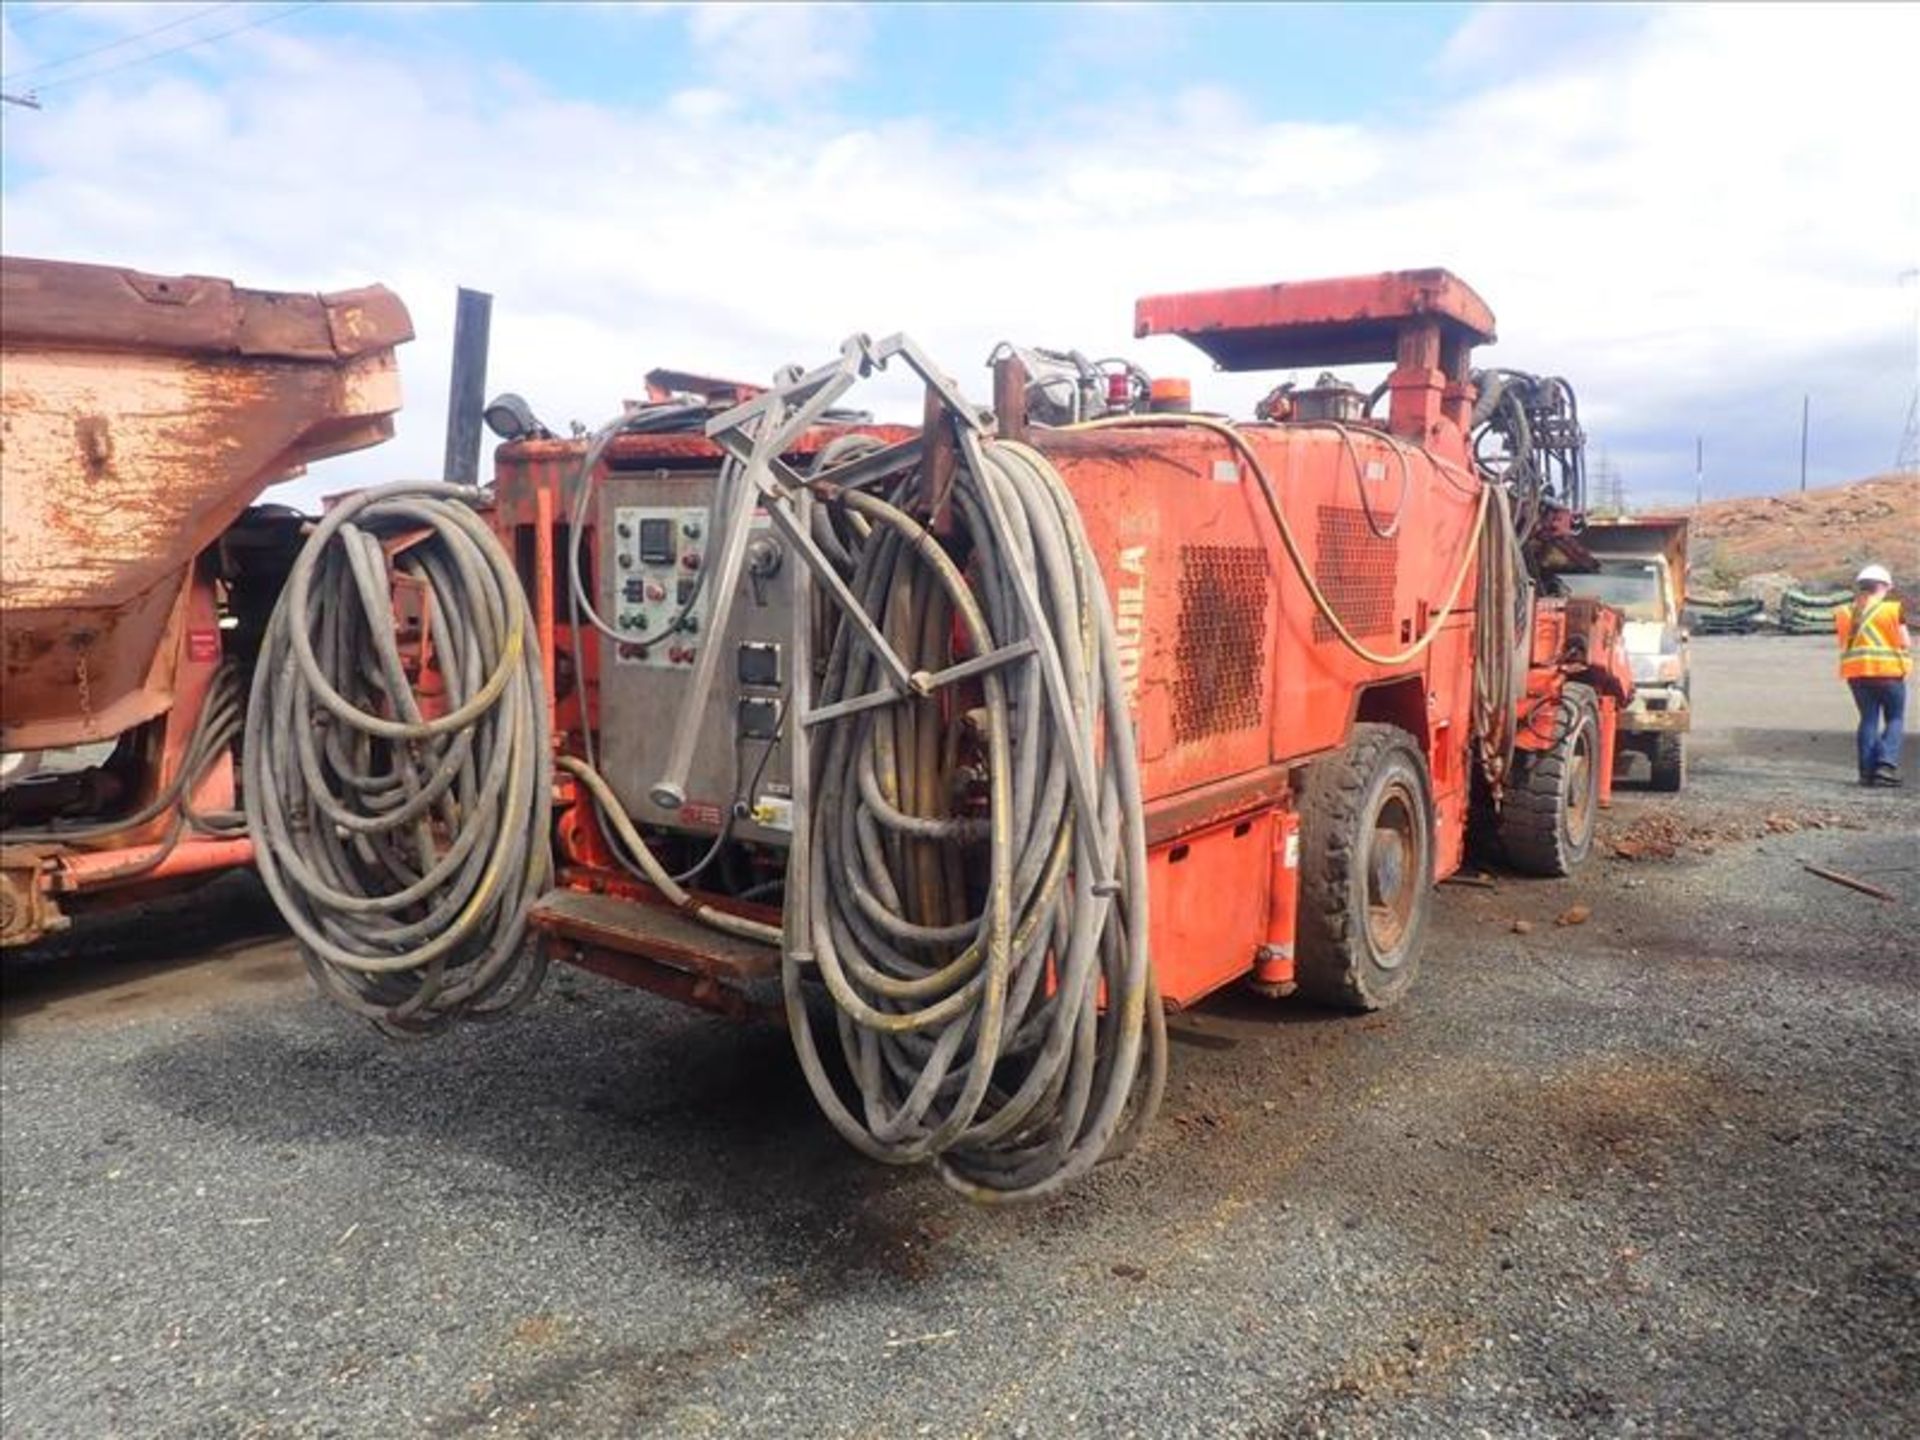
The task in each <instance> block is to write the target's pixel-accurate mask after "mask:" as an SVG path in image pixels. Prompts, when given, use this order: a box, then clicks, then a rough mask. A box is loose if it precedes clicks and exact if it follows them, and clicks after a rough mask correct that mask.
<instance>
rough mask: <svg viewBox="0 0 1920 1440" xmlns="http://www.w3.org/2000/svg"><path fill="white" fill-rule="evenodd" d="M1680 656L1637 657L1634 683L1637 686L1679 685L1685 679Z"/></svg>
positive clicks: (1634, 668)
mask: <svg viewBox="0 0 1920 1440" xmlns="http://www.w3.org/2000/svg"><path fill="white" fill-rule="evenodd" d="M1685 674H1686V670H1685V667H1684V666H1683V665H1682V664H1681V663H1680V657H1679V656H1678V655H1635V656H1634V657H1633V683H1634V684H1636V685H1677V684H1679V683H1680V681H1681V680H1682V679H1683V678H1684V677H1685Z"/></svg>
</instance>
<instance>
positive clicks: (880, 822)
mask: <svg viewBox="0 0 1920 1440" xmlns="http://www.w3.org/2000/svg"><path fill="white" fill-rule="evenodd" d="M963 453H964V455H965V457H966V459H965V463H964V464H963V465H961V466H960V467H959V468H958V470H957V473H956V475H955V479H954V485H953V492H952V494H953V506H954V513H955V517H956V519H957V521H958V522H959V529H960V531H961V532H962V533H961V535H960V537H959V538H958V539H956V540H955V541H953V542H950V544H949V545H947V546H943V544H942V543H941V542H940V541H938V540H936V539H935V537H934V536H933V535H932V534H931V533H930V532H929V531H928V530H927V529H926V528H925V527H923V526H922V525H921V524H920V523H919V521H918V520H916V519H915V518H914V517H913V516H912V515H911V514H909V513H908V512H907V510H906V509H904V508H902V504H901V503H898V502H899V500H900V497H899V496H898V495H896V497H895V500H893V501H890V500H887V499H882V498H880V497H879V496H876V495H872V494H868V493H865V492H862V491H855V490H839V489H835V488H834V487H832V486H831V483H830V473H829V476H828V480H827V482H826V483H818V484H816V486H815V490H816V493H818V494H821V495H823V496H825V497H826V498H827V499H828V501H829V503H831V504H832V505H834V506H836V507H844V509H845V511H847V512H850V514H851V516H853V517H855V518H856V519H857V520H858V521H860V522H864V523H863V524H861V525H857V526H849V527H848V531H849V533H854V532H855V531H859V530H864V535H863V536H862V537H861V538H860V540H859V542H858V545H857V549H856V550H855V552H854V554H853V556H852V558H853V559H854V561H855V565H854V570H853V574H852V577H851V580H850V582H849V584H850V588H851V590H852V592H853V594H854V595H855V596H856V597H858V600H859V602H860V604H861V606H862V607H863V608H864V609H865V611H866V612H867V614H868V615H870V616H871V617H873V619H874V620H875V621H876V623H877V624H878V625H879V626H880V628H881V630H882V632H883V633H884V634H885V636H886V638H887V641H888V643H889V644H890V646H891V647H892V648H893V649H894V650H895V651H896V653H898V654H899V655H900V656H901V658H902V659H903V660H905V661H906V663H907V666H908V667H909V669H910V670H911V671H913V672H915V673H917V674H920V675H923V676H926V675H937V673H938V672H939V671H941V670H942V669H944V668H946V667H948V666H950V665H952V664H953V663H954V659H953V655H952V653H951V652H952V649H953V640H954V637H955V636H956V634H957V635H958V636H959V637H961V638H962V643H963V646H964V649H965V650H966V651H967V652H969V653H970V654H971V655H972V656H975V657H988V656H991V655H992V654H993V653H994V652H996V651H1000V650H1003V649H1006V648H1007V647H1019V646H1022V645H1024V644H1031V646H1032V647H1033V651H1032V653H1031V654H1030V655H1027V656H1025V657H1024V658H1020V659H1015V660H1011V661H1009V662H1008V663H1006V664H1004V665H1000V666H992V667H989V668H986V669H985V670H984V672H983V673H981V674H980V676H979V687H980V688H979V693H980V704H979V707H978V708H977V709H974V710H972V711H968V712H963V711H962V710H961V708H960V705H959V703H958V695H957V692H955V691H953V690H951V689H936V688H932V687H928V688H927V689H926V691H925V693H921V694H918V695H916V696H913V697H910V698H904V699H902V700H901V701H899V702H898V703H896V704H894V705H891V706H885V707H872V708H866V709H859V710H855V711H853V712H852V713H846V714H841V715H840V716H839V717H838V718H834V719H830V720H825V721H822V722H821V723H820V724H819V725H818V727H817V728H815V729H814V730H813V731H812V732H811V734H812V737H813V738H812V744H813V747H814V748H813V765H812V769H811V775H812V779H811V784H810V789H811V792H812V793H811V798H810V801H809V803H808V804H807V806H806V808H805V812H804V814H801V815H799V816H797V817H796V824H798V825H801V826H804V827H805V832H806V837H807V843H806V845H805V847H804V849H803V851H797V854H798V853H804V854H805V855H806V856H807V858H806V859H805V861H804V862H801V861H798V860H796V868H795V870H794V871H792V872H791V873H790V874H789V880H788V888H787V897H788V898H787V904H788V907H789V911H788V915H789V926H790V929H789V935H790V936H794V935H797V936H798V937H799V943H798V944H790V945H789V947H788V950H787V952H786V956H785V966H784V981H785V991H786V1000H787V1014H788V1019H789V1023H790V1027H791V1030H792V1034H793V1040H794V1046H795V1049H796V1051H797V1053H798V1055H799V1058H800V1062H801V1066H802V1068H803V1069H804V1071H805V1073H806V1076H807V1080H808V1083H809V1085H810V1086H811V1087H812V1089H813V1092H814V1095H815V1097H816V1099H817V1100H818V1101H819V1103H820V1106H821V1108H822V1109H823V1110H824V1111H825V1112H826V1114H827V1117H828V1118H829V1120H830V1121H831V1122H832V1123H833V1125H834V1126H835V1127H836V1128H837V1129H838V1130H839V1131H840V1132H841V1134H842V1135H844V1136H845V1137H846V1138H847V1139H848V1140H849V1141H850V1142H851V1143H852V1144H854V1145H855V1146H856V1147H857V1148H858V1149H860V1150H861V1151H863V1152H864V1153H866V1154H867V1155H869V1156H872V1157H874V1158H876V1159H879V1160H883V1161H888V1162H891V1163H895V1164H909V1163H914V1162H917V1161H923V1160H930V1161H932V1162H933V1164H934V1166H935V1167H936V1169H937V1171H938V1173H939V1174H940V1175H941V1177H942V1178H943V1179H944V1180H945V1181H946V1182H947V1183H948V1184H949V1185H951V1186H953V1187H954V1188H955V1189H957V1190H959V1191H961V1192H962V1193H964V1194H966V1195H968V1196H970V1197H972V1198H974V1199H977V1200H1003V1199H1012V1198H1033V1197H1037V1196H1043V1195H1047V1194H1050V1193H1053V1192H1054V1191H1057V1190H1058V1189H1060V1188H1061V1187H1062V1186H1064V1185H1066V1184H1068V1183H1070V1182H1071V1181H1072V1180H1074V1179H1075V1178H1076V1177H1078V1176H1081V1175H1083V1174H1085V1173H1086V1172H1087V1171H1088V1170H1089V1169H1091V1168H1092V1166H1093V1165H1094V1164H1095V1163H1096V1162H1098V1161H1099V1160H1101V1159H1102V1158H1105V1157H1108V1156H1112V1155H1116V1154H1119V1153H1121V1152H1122V1151H1124V1150H1125V1149H1127V1148H1128V1147H1129V1146H1130V1145H1131V1144H1132V1143H1133V1141H1134V1139H1135V1138H1136V1137H1137V1135H1138V1134H1139V1132H1140V1131H1141V1130H1142V1129H1143V1128H1144V1126H1145V1125H1146V1123H1147V1122H1148V1121H1149V1120H1150V1119H1151V1117H1152V1115H1153V1112H1154V1110H1155V1109H1156V1108H1157V1106H1158V1104H1159V1100H1160V1097H1161V1093H1162V1091H1163V1090H1164V1088H1165V1083H1166V1065H1167V1059H1166V1030H1165V1021H1164V1016H1163V1013H1162V1010H1161V1005H1160V998H1159V994H1158V991H1157V989H1156V987H1155V983H1154V976H1153V972H1152V969H1151V967H1150V965H1149V964H1148V958H1147V951H1146V941H1147V910H1146V885H1147V870H1146V837H1145V830H1144V820H1143V810H1142V805H1141V795H1140V784H1139V770H1138V764H1137V760H1136V756H1135V753H1134V737H1133V731H1132V724H1131V720H1130V718H1129V714H1128V706H1127V700H1126V695H1125V691H1124V689H1123V685H1122V680H1121V675H1120V667H1119V658H1118V651H1117V646H1116V642H1115V634H1114V624H1113V617H1112V612H1111V608H1110V606H1109V604H1108V599H1107V594H1106V590H1105V586H1104V583H1103V581H1102V579H1101V576H1100V571H1099V569H1098V566H1097V565H1096V564H1095V562H1094V560H1093V558H1092V556H1091V554H1090V552H1089V547H1088V543H1087V539H1086V535H1085V533H1084V531H1083V529H1082V527H1081V523H1080V517H1079V513H1078V511H1077V509H1076V508H1075V506H1074V503H1073V500H1072V498H1071V496H1070V495H1069V494H1068V492H1067V490H1066V487H1065V485H1064V484H1063V483H1062V481H1061V479H1060V477H1059V475H1058V474H1057V472H1055V470H1054V469H1053V467H1052V465H1050V464H1049V463H1048V462H1047V461H1046V460H1045V459H1044V458H1043V457H1042V456H1041V455H1039V454H1038V453H1037V452H1035V451H1033V450H1031V449H1029V448H1027V447H1026V446H1024V445H1018V444H1014V443H1010V442H996V441H990V440H981V439H977V438H976V437H973V436H971V435H969V436H966V437H964V452H963ZM956 556H959V557H961V558H960V560H958V561H957V560H956V558H955V557H956ZM962 563H966V564H967V568H966V569H965V570H963V569H962ZM1036 618H1037V619H1038V621H1039V623H1038V624H1036V623H1034V620H1035V619H1036ZM883 684H884V681H883V678H882V669H881V666H880V664H879V662H878V660H877V659H876V657H875V655H874V652H873V651H872V649H871V648H870V647H869V646H868V645H867V644H866V643H865V642H864V640H863V639H861V638H860V636H859V635H858V633H857V631H856V628H855V627H854V626H853V625H852V624H850V623H845V622H843V623H841V624H840V625H839V627H838V628H837V630H836V631H835V632H834V638H833V640H832V644H831V648H830V650H829V653H828V656H827V663H826V669H825V676H824V680H823V681H822V684H821V686H820V688H819V690H818V691H817V692H816V694H815V695H814V697H813V703H814V705H815V706H816V707H818V708H822V709H824V708H826V707H829V706H833V705H836V704H839V703H841V702H846V701H849V700H854V699H856V698H858V697H861V696H865V695H870V694H872V693H873V692H875V691H877V690H880V689H881V688H883ZM1076 771H1078V773H1079V775H1080V776H1081V777H1082V782H1083V783H1084V786H1085V791H1084V793H1077V792H1078V791H1079V790H1080V784H1077V783H1076V778H1075V776H1076ZM796 922H797V923H796ZM815 974H817V976H818V978H819V979H820V980H822V981H824V983H825V986H826V989H827V991H828V993H829V994H830V995H831V997H832V1000H833V1003H834V1005H835V1007H836V1008H837V1011H838V1014H837V1017H836V1028H837V1033H838V1038H839V1042H840V1047H841V1050H842V1053H843V1054H844V1057H845V1060H846V1064H847V1068H848V1070H849V1071H850V1072H851V1077H852V1084H853V1091H854V1094H853V1096H852V1098H851V1101H850V1100H849V1099H848V1098H847V1097H845V1096H843V1094H842V1092H841V1090H840V1089H839V1088H838V1087H837V1086H836V1083H835V1081H834V1079H833V1077H832V1076H831V1074H830V1073H829V1072H828V1070H827V1068H826V1066H825V1064H824V1063H823V1061H822V1058H821V1055H820V1053H819V1051H818V1049H817V1047H816V1037H815V1032H814V1026H813V1022H812V1019H811V1017H810V1016H809V1013H808V1009H807V1005H806V1003H805V1001H806V995H805V991H806V989H807V988H810V987H807V986H806V982H807V981H808V980H809V979H810V978H811V977H813V976H814V975H815Z"/></svg>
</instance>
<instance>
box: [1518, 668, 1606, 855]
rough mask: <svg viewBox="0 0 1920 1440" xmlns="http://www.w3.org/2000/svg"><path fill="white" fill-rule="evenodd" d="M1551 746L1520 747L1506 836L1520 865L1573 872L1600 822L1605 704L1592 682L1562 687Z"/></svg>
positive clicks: (1585, 852) (1588, 847) (1587, 849)
mask: <svg viewBox="0 0 1920 1440" xmlns="http://www.w3.org/2000/svg"><path fill="white" fill-rule="evenodd" d="M1557 710H1558V713H1557V715H1556V716H1555V724H1556V725H1557V726H1558V733H1557V734H1556V735H1555V737H1554V744H1553V748H1552V749H1551V750H1516V751H1515V752H1514V757H1513V770H1512V772H1511V773H1510V774H1509V776H1508V778H1507V787H1506V794H1505V795H1504V796H1503V797H1502V800H1501V805H1500V842H1501V844H1502V846H1503V847H1504V848H1505V850H1506V852H1507V859H1508V860H1509V861H1511V862H1512V864H1513V867H1514V869H1516V870H1521V871H1524V872H1525V873H1527V874H1529V875H1570V874H1572V873H1573V869H1574V867H1575V866H1577V865H1578V864H1579V863H1580V862H1581V861H1582V860H1585V859H1586V858H1587V852H1588V851H1590V850H1591V849H1593V834H1594V831H1595V829H1596V828H1598V825H1599V820H1600V703H1599V701H1598V700H1597V699H1596V698H1595V697H1594V693H1593V688H1592V687H1591V686H1588V685H1581V684H1578V683H1577V682H1573V681H1569V682H1568V683H1567V684H1566V685H1565V686H1563V687H1562V688H1561V692H1560V704H1559V706H1558V707H1557Z"/></svg>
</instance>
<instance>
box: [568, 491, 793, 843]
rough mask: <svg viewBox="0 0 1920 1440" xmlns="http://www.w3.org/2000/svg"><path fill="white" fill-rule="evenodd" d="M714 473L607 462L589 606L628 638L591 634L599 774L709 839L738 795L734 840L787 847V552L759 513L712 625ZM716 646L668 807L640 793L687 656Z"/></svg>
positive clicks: (645, 817)
mask: <svg viewBox="0 0 1920 1440" xmlns="http://www.w3.org/2000/svg"><path fill="white" fill-rule="evenodd" d="M714 481H715V476H714V472H712V471H704V472H693V473H689V472H687V471H670V470H648V471H646V472H644V473H634V472H624V473H623V472H621V471H617V470H610V471H608V472H607V474H606V478H605V482H604V483H603V484H602V485H601V487H600V501H599V504H600V508H599V512H598V515H597V517H596V522H595V523H596V530H595V536H596V541H595V566H596V571H597V593H598V600H597V604H598V606H599V609H600V613H601V614H602V615H603V616H604V617H605V618H606V619H607V621H608V622H609V623H610V624H612V625H613V626H615V627H616V628H617V629H618V630H619V631H620V632H621V634H622V636H623V637H625V638H623V639H621V640H618V641H615V640H610V639H608V638H606V637H604V636H602V637H601V642H600V643H601V651H600V734H599V739H600V751H601V769H602V771H603V772H604V773H605V775H606V777H607V779H608V781H609V782H610V783H611V784H612V785H613V788H614V790H615V792H616V793H617V794H618V795H619V796H620V800H621V803H622V804H623V805H625V807H626V809H627V813H628V814H630V815H631V816H633V818H634V819H635V820H637V821H639V822H641V823H643V824H647V825H663V826H670V827H672V828H675V829H680V830H687V831H693V832H697V833H701V834H713V833H716V832H717V831H718V830H719V829H720V828H721V826H722V825H723V824H725V822H726V818H727V812H728V811H729V810H730V809H732V808H733V806H734V805H735V804H736V803H739V804H742V805H744V806H745V811H744V813H742V814H741V815H740V816H739V818H737V819H736V820H735V822H734V829H733V833H734V835H735V837H736V838H738V839H741V840H755V841H760V842H763V843H771V844H785V843H786V842H787V839H788V836H789V835H790V833H791V831H792V811H793V804H792V799H791V796H792V793H793V792H792V789H791V788H790V786H789V783H788V771H787V745H786V742H785V740H784V739H782V738H779V737H780V735H781V731H782V728H783V725H782V710H783V707H784V703H785V702H784V696H785V694H786V689H787V682H788V678H789V677H788V674H787V655H788V650H789V648H790V639H791V636H792V614H793V611H792V599H791V595H792V592H791V575H790V573H789V567H790V560H789V557H788V556H787V554H786V553H785V546H784V543H783V542H782V541H781V539H780V538H779V536H778V535H776V534H775V533H774V532H773V530H772V526H771V523H770V522H769V521H768V520H767V518H766V517H765V516H764V515H759V516H756V517H755V518H754V519H753V521H752V525H753V536H752V538H751V539H750V540H749V542H748V552H747V565H746V567H745V571H744V573H743V574H742V576H741V580H740V591H739V595H738V598H737V599H736V600H735V602H734V608H733V615H732V617H731V619H730V621H729V623H728V627H727V632H726V633H725V634H724V635H714V634H713V633H712V631H711V629H710V628H709V626H708V623H707V620H708V616H709V615H711V614H712V612H713V610H714V605H713V598H714V597H713V595H712V594H711V593H710V591H709V589H708V585H707V581H708V578H709V577H708V574H707V566H708V563H709V558H710V557H717V555H718V551H719V546H718V544H717V541H718V537H717V536H715V535H713V534H712V533H710V526H711V525H712V523H713V518H712V517H711V516H710V515H709V513H708V509H709V505H710V503H711V501H712V498H713V491H714ZM716 644H717V645H720V646H722V647H724V649H725V651H726V653H725V655H723V657H722V662H721V665H720V669H719V672H718V678H717V680H716V682H715V684H714V688H713V693H712V695H711V697H710V698H709V700H708V704H707V709H706V713H705V714H703V715H701V716H700V717H698V720H697V722H696V723H698V725H699V727H700V736H701V739H700V743H699V746H698V748H697V749H696V751H695V752H694V762H693V767H692V769H691V771H690V772H689V773H688V776H687V791H686V793H687V802H686V804H684V805H682V806H681V807H680V809H679V810H678V811H670V810H666V809H663V808H662V807H660V806H658V805H656V804H654V803H653V801H652V800H651V799H650V798H649V796H648V791H649V788H650V787H651V786H652V784H653V782H654V781H655V780H657V779H659V778H660V774H661V771H662V769H663V768H664V767H665V765H666V760H667V749H668V743H669V741H670V740H671V738H672V735H673V727H674V726H675V725H676V724H677V723H679V722H680V720H681V718H682V715H681V711H682V708H683V706H684V704H685V701H686V697H687V694H688V692H689V690H690V689H691V684H690V682H691V678H692V673H693V663H694V660H695V659H696V658H697V656H698V655H699V653H700V650H701V649H702V648H703V647H705V646H708V645H716ZM769 747H771V753H769Z"/></svg>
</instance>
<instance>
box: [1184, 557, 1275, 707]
mask: <svg viewBox="0 0 1920 1440" xmlns="http://www.w3.org/2000/svg"><path fill="white" fill-rule="evenodd" d="M1266 648H1267V552H1266V551H1265V550H1263V549H1262V548H1261V547H1260V546H1258V545H1182V546H1181V547H1180V638H1179V642H1178V648H1177V651H1176V653H1175V656H1174V669H1175V678H1174V682H1173V738H1174V739H1175V741H1177V742H1178V743H1181V744H1185V743H1186V742H1188V741H1190V740H1204V739H1205V738H1206V737H1207V736H1209V735H1226V734H1231V733H1232V732H1233V731H1235V730H1246V729H1250V728H1251V727H1253V726H1255V725H1258V724H1259V723H1260V721H1261V718H1262V716H1263V715H1264V713H1265V709H1266V696H1265V694H1264V693H1263V692H1262V687H1261V684H1260V668H1261V666H1260V660H1261V656H1262V655H1264V654H1265V653H1266Z"/></svg>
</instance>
